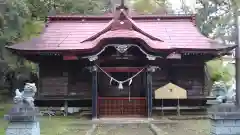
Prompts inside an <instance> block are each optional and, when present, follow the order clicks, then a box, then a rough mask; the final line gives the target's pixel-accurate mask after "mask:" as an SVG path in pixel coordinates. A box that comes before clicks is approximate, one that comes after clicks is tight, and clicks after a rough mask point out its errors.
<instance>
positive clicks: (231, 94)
mask: <svg viewBox="0 0 240 135" xmlns="http://www.w3.org/2000/svg"><path fill="white" fill-rule="evenodd" d="M235 85H236V83H233V84H232V85H231V87H230V88H227V86H226V84H225V83H224V82H223V81H219V82H215V83H214V84H213V88H212V96H214V97H216V98H217V100H218V101H219V102H220V103H224V102H234V101H235V100H236V99H235V96H236V88H235Z"/></svg>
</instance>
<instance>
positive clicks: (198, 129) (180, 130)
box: [155, 120, 210, 135]
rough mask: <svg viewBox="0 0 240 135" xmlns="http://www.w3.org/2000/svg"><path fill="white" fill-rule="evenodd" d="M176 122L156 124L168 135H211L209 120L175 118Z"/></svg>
mask: <svg viewBox="0 0 240 135" xmlns="http://www.w3.org/2000/svg"><path fill="white" fill-rule="evenodd" d="M173 122H176V123H175V124H155V125H156V126H157V127H158V128H160V129H161V130H162V131H163V132H165V133H167V135H209V134H210V122H209V120H178V121H177V120H175V121H173Z"/></svg>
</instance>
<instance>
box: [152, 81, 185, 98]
mask: <svg viewBox="0 0 240 135" xmlns="http://www.w3.org/2000/svg"><path fill="white" fill-rule="evenodd" d="M155 99H187V91H186V90H185V89H183V88H181V87H179V86H177V85H175V84H173V83H168V84H166V85H164V86H163V87H160V88H158V89H157V90H155Z"/></svg>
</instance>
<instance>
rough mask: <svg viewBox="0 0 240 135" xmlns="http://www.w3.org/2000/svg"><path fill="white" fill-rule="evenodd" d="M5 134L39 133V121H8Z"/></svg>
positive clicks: (38, 134) (31, 134)
mask: <svg viewBox="0 0 240 135" xmlns="http://www.w3.org/2000/svg"><path fill="white" fill-rule="evenodd" d="M6 135H40V126H39V122H10V123H9V125H8V128H7V129H6Z"/></svg>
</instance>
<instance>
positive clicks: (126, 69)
mask: <svg viewBox="0 0 240 135" xmlns="http://www.w3.org/2000/svg"><path fill="white" fill-rule="evenodd" d="M101 68H102V69H103V70H104V71H105V72H139V71H140V70H142V69H143V67H101Z"/></svg>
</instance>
